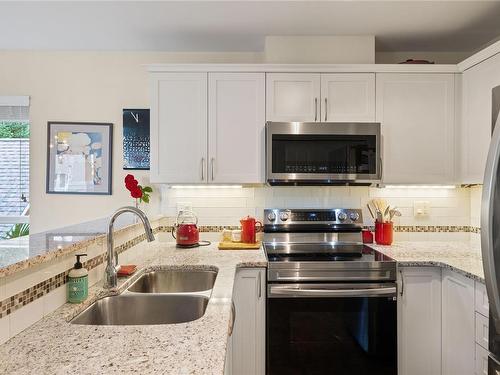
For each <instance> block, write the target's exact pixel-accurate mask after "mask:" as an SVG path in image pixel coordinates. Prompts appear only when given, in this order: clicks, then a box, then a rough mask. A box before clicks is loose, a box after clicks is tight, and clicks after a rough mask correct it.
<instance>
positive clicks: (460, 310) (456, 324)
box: [442, 270, 475, 375]
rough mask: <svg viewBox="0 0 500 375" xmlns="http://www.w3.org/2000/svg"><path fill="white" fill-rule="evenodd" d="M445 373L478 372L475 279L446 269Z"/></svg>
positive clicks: (443, 284) (443, 283)
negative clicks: (476, 361)
mask: <svg viewBox="0 0 500 375" xmlns="http://www.w3.org/2000/svg"><path fill="white" fill-rule="evenodd" d="M442 288H443V290H442V293H443V304H442V307H443V320H442V321H443V323H442V324H443V326H442V355H443V362H442V370H443V375H469V374H473V373H474V356H475V355H474V349H475V348H474V281H473V280H471V279H469V278H467V277H465V276H462V275H459V274H457V273H456V272H453V271H450V270H443V280H442Z"/></svg>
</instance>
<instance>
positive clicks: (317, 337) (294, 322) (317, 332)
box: [266, 283, 397, 375]
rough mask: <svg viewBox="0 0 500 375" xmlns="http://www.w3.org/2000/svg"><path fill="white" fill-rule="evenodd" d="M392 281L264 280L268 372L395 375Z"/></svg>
mask: <svg viewBox="0 0 500 375" xmlns="http://www.w3.org/2000/svg"><path fill="white" fill-rule="evenodd" d="M396 299H397V298H396V285H395V284H394V283H380V284H375V283H370V284H368V283H359V284H358V283H351V284H269V285H268V299H267V340H266V342H267V358H266V362H267V365H266V369H267V374H270V375H271V374H272V375H281V374H283V375H285V374H286V375H292V374H301V375H303V374H308V375H309V374H310V375H316V374H317V375H320V374H321V375H323V374H335V375H358V374H359V375H366V374H370V375H382V374H383V375H397V328H396V327H397V302H396Z"/></svg>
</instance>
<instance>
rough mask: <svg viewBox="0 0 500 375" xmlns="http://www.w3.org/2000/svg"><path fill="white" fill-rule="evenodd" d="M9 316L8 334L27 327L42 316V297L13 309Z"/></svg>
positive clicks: (11, 334)
mask: <svg viewBox="0 0 500 375" xmlns="http://www.w3.org/2000/svg"><path fill="white" fill-rule="evenodd" d="M9 316H10V336H11V337H12V336H14V335H17V334H18V333H19V332H21V331H23V330H24V329H26V328H28V327H29V326H30V325H32V324H34V323H35V322H37V321H38V320H40V319H42V317H43V298H39V299H37V300H35V301H33V302H31V303H28V304H27V305H26V306H24V307H21V308H20V309H19V310H16V311H14V312H13V313H12V314H10V315H9Z"/></svg>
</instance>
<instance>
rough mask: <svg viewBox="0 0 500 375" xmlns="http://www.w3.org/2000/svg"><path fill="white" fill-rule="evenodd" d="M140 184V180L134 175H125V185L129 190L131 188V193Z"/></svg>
mask: <svg viewBox="0 0 500 375" xmlns="http://www.w3.org/2000/svg"><path fill="white" fill-rule="evenodd" d="M138 185H139V182H138V181H137V180H136V179H135V178H134V176H133V175H131V174H128V175H126V176H125V187H126V188H127V190H129V191H130V192H131V193H132V192H133V191H134V190H135V189H137V186H138Z"/></svg>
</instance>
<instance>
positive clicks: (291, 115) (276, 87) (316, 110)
mask: <svg viewBox="0 0 500 375" xmlns="http://www.w3.org/2000/svg"><path fill="white" fill-rule="evenodd" d="M266 107H267V116H266V120H267V121H285V122H286V121H309V122H311V121H320V74H315V73H268V74H267V75H266Z"/></svg>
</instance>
